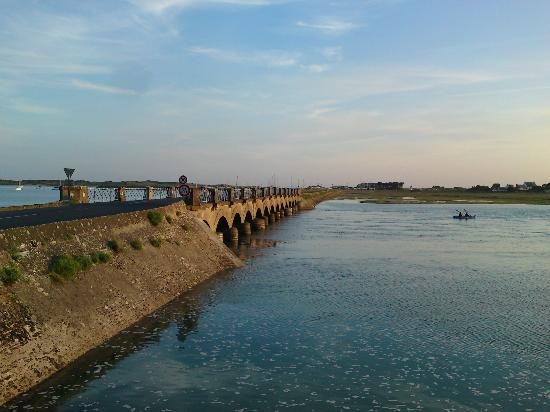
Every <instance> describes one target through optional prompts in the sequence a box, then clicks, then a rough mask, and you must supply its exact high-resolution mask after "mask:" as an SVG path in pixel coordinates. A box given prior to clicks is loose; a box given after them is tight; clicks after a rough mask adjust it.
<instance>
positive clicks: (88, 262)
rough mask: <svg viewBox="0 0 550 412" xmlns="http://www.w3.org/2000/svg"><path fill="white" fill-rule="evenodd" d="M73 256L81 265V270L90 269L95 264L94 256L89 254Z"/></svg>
mask: <svg viewBox="0 0 550 412" xmlns="http://www.w3.org/2000/svg"><path fill="white" fill-rule="evenodd" d="M73 257H74V260H76V261H77V262H78V264H79V265H80V270H88V269H90V268H91V267H92V265H93V262H92V258H91V257H90V256H88V255H76V256H73Z"/></svg>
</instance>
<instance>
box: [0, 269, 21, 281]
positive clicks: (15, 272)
mask: <svg viewBox="0 0 550 412" xmlns="http://www.w3.org/2000/svg"><path fill="white" fill-rule="evenodd" d="M21 276H22V273H21V271H20V270H19V269H17V268H16V267H15V266H4V267H3V268H2V270H0V280H1V281H2V283H3V284H4V285H13V284H14V283H15V282H17V281H18V280H19V279H20V278H21Z"/></svg>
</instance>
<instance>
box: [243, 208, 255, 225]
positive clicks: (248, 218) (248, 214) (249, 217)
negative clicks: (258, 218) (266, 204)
mask: <svg viewBox="0 0 550 412" xmlns="http://www.w3.org/2000/svg"><path fill="white" fill-rule="evenodd" d="M252 220H254V218H253V217H252V213H250V210H248V211H247V212H246V216H245V218H244V221H245V222H249V223H250V222H252Z"/></svg>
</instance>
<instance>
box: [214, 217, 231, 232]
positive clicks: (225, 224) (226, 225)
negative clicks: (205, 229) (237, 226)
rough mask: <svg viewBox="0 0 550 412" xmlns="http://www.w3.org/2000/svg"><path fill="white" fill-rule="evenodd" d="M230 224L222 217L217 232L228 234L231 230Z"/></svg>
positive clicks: (217, 225) (217, 224) (218, 222)
mask: <svg viewBox="0 0 550 412" xmlns="http://www.w3.org/2000/svg"><path fill="white" fill-rule="evenodd" d="M229 227H230V226H229V222H228V221H227V219H226V218H225V216H222V217H220V218H219V219H218V221H217V223H216V232H222V233H223V232H227V231H228V230H229Z"/></svg>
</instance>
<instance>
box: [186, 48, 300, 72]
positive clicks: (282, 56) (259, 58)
mask: <svg viewBox="0 0 550 412" xmlns="http://www.w3.org/2000/svg"><path fill="white" fill-rule="evenodd" d="M188 51H189V52H190V53H192V54H197V55H203V56H207V57H210V58H212V59H216V60H222V61H226V62H231V63H239V64H245V63H246V64H254V65H257V66H266V67H280V68H285V67H292V66H296V65H297V64H298V62H299V59H300V54H299V53H293V52H287V51H282V50H268V51H259V52H248V53H246V52H237V51H232V50H222V49H217V48H212V47H203V46H194V47H191V48H189V49H188Z"/></svg>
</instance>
